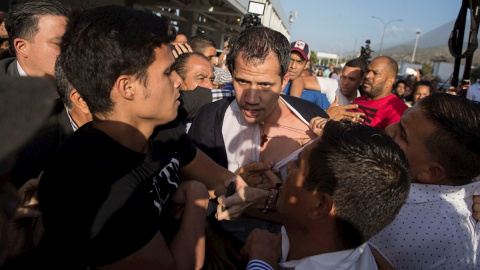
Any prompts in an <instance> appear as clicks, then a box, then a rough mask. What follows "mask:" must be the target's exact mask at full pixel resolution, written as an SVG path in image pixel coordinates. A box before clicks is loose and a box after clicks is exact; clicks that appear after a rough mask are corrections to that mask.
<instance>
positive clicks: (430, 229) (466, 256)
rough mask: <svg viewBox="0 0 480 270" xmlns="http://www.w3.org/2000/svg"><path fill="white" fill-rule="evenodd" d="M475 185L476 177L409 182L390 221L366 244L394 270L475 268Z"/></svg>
mask: <svg viewBox="0 0 480 270" xmlns="http://www.w3.org/2000/svg"><path fill="white" fill-rule="evenodd" d="M479 188H480V181H476V182H474V183H472V184H468V185H464V186H439V185H425V184H411V187H410V193H409V195H408V198H407V202H406V204H405V205H404V206H403V207H402V209H401V210H400V212H399V213H398V215H397V217H396V218H395V220H394V221H393V222H392V223H391V224H390V225H389V226H387V227H386V228H385V229H383V230H382V231H381V232H380V233H379V234H377V235H376V236H374V237H373V238H372V239H370V241H369V244H370V245H371V246H372V247H373V248H375V249H376V250H377V251H378V252H379V253H380V254H381V255H382V256H383V257H384V258H385V259H386V260H387V261H389V262H390V264H391V265H392V266H393V267H395V268H396V269H459V270H460V269H479V268H478V265H479V262H478V257H479V249H478V244H479V240H480V238H479V237H480V228H479V224H478V222H477V221H475V220H474V219H473V218H472V204H473V195H474V194H475V192H476V191H477V190H479Z"/></svg>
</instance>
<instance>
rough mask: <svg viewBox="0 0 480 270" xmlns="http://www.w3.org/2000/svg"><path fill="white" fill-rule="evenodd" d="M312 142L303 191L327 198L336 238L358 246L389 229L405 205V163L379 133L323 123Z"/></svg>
mask: <svg viewBox="0 0 480 270" xmlns="http://www.w3.org/2000/svg"><path fill="white" fill-rule="evenodd" d="M317 141H318V143H317V144H316V145H315V146H314V149H312V151H311V153H310V157H309V161H308V162H309V164H312V166H310V170H309V172H308V175H307V177H306V181H305V183H304V186H303V187H304V188H306V189H307V190H317V191H319V192H325V193H327V194H329V195H331V196H332V198H333V204H334V207H335V212H336V216H337V217H338V220H337V223H338V224H339V228H342V231H341V232H340V233H339V235H340V237H342V240H343V241H344V243H348V245H347V246H349V245H350V246H352V247H358V246H359V245H361V244H363V243H365V242H366V241H368V240H369V239H370V238H371V237H372V236H374V235H376V234H377V233H379V232H380V231H381V230H383V229H384V228H385V227H386V226H387V225H388V224H390V223H391V222H392V221H393V220H394V219H395V216H396V215H397V213H398V212H399V211H400V208H401V207H402V205H403V204H404V203H405V202H406V199H407V196H408V192H409V190H410V180H409V179H410V174H409V171H408V167H407V166H408V163H407V159H406V157H405V154H404V153H403V152H402V150H401V149H400V147H399V146H398V145H397V144H396V143H395V142H394V141H393V139H392V138H390V137H389V136H388V135H386V133H385V132H383V131H381V130H379V129H377V128H374V127H370V126H366V125H363V124H359V123H352V122H350V121H348V120H341V121H332V120H329V121H328V122H327V123H326V125H325V127H324V129H323V133H322V135H321V137H320V138H318V139H317ZM315 143H316V142H315Z"/></svg>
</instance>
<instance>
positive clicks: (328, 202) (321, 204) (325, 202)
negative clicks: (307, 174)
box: [308, 191, 333, 219]
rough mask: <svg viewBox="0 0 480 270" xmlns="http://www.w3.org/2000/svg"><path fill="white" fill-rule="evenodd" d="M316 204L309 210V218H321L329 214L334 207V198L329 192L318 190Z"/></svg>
mask: <svg viewBox="0 0 480 270" xmlns="http://www.w3.org/2000/svg"><path fill="white" fill-rule="evenodd" d="M314 196H315V202H314V203H315V204H314V206H313V208H312V209H311V210H310V211H308V218H310V219H319V218H322V217H325V216H326V215H329V214H330V212H331V211H332V209H333V198H332V196H330V195H329V194H327V193H324V192H318V191H317V192H316V194H315V195H314Z"/></svg>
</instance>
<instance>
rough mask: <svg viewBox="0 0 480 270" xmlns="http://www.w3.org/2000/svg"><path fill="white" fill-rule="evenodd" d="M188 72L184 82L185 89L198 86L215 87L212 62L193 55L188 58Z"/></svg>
mask: <svg viewBox="0 0 480 270" xmlns="http://www.w3.org/2000/svg"><path fill="white" fill-rule="evenodd" d="M187 66H188V68H189V70H188V72H187V73H186V74H185V79H184V80H183V83H182V88H183V90H193V89H195V88H196V87H197V86H201V87H204V88H209V89H213V84H212V83H213V80H214V79H215V75H213V68H212V65H211V64H210V62H208V61H207V60H205V59H203V58H201V57H199V56H197V55H192V56H190V58H189V59H188V63H187Z"/></svg>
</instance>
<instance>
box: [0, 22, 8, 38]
mask: <svg viewBox="0 0 480 270" xmlns="http://www.w3.org/2000/svg"><path fill="white" fill-rule="evenodd" d="M7 37H8V32H7V29H5V21H2V22H0V38H7Z"/></svg>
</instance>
